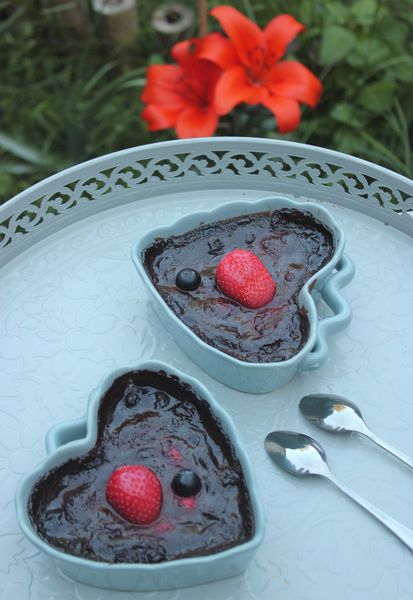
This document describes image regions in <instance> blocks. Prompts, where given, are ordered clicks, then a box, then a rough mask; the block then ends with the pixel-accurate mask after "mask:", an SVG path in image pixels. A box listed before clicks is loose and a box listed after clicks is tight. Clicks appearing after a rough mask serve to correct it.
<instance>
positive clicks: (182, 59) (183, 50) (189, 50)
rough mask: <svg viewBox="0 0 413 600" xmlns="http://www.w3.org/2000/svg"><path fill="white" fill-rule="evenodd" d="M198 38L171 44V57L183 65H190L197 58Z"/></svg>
mask: <svg viewBox="0 0 413 600" xmlns="http://www.w3.org/2000/svg"><path fill="white" fill-rule="evenodd" d="M199 47H200V40H198V39H197V38H194V39H191V40H184V41H182V42H177V43H176V44H174V45H173V46H172V50H171V54H172V58H173V59H174V60H176V62H178V63H180V64H181V65H183V66H185V67H186V66H189V67H190V66H191V65H192V64H193V61H194V60H197V59H198V49H199Z"/></svg>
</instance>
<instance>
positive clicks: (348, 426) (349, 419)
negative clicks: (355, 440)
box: [300, 394, 366, 433]
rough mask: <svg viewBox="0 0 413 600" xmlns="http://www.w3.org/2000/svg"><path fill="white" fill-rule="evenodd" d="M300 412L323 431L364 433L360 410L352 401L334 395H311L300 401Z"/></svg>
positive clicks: (364, 427) (364, 426)
mask: <svg viewBox="0 0 413 600" xmlns="http://www.w3.org/2000/svg"><path fill="white" fill-rule="evenodd" d="M300 410H301V412H302V414H303V415H304V416H305V417H306V419H308V420H309V421H311V422H313V423H315V424H316V425H318V427H320V428H321V429H325V430H326V431H332V432H337V433H344V432H349V431H358V432H362V431H363V432H364V430H365V429H366V424H365V423H364V421H363V417H362V416H361V412H360V409H359V408H358V407H357V406H356V405H355V404H354V403H353V402H350V400H347V399H346V398H343V397H342V396H335V395H333V394H309V395H308V396H304V398H302V399H301V401H300Z"/></svg>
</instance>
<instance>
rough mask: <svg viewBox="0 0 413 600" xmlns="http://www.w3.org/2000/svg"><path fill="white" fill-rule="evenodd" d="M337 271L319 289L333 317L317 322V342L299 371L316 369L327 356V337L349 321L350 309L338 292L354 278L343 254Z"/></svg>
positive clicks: (342, 327)
mask: <svg viewBox="0 0 413 600" xmlns="http://www.w3.org/2000/svg"><path fill="white" fill-rule="evenodd" d="M336 268H337V270H336V271H335V272H334V273H332V274H331V275H330V276H329V277H328V278H327V280H326V281H325V283H324V285H323V287H322V288H321V297H322V298H323V300H324V302H325V303H326V304H327V305H328V306H329V307H330V308H331V310H332V311H333V313H334V314H333V315H332V316H331V317H326V318H325V319H320V321H319V322H318V335H317V342H316V344H315V346H314V348H313V349H312V350H311V352H310V353H309V354H308V355H307V356H306V358H305V359H304V362H303V363H302V365H301V368H300V370H301V371H308V370H312V369H317V368H318V367H320V366H321V365H322V364H323V362H324V361H325V360H326V359H327V356H328V344H327V339H326V338H327V336H329V335H331V334H333V333H337V332H338V331H341V330H342V329H344V328H345V327H347V325H348V324H349V323H350V321H351V315H352V313H351V308H350V306H349V304H348V303H347V301H346V300H345V299H344V298H343V296H342V295H341V294H340V292H339V290H340V289H341V288H343V287H344V286H345V285H347V284H348V283H350V281H351V280H352V279H353V277H354V273H355V267H354V263H353V261H352V260H351V259H350V258H349V257H348V256H347V255H345V254H343V256H342V257H341V258H340V260H339V262H338V263H337V267H336Z"/></svg>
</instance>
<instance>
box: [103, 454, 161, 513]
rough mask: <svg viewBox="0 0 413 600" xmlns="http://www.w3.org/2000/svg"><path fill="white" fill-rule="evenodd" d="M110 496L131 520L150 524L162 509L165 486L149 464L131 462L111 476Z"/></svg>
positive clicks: (108, 488) (109, 482)
mask: <svg viewBox="0 0 413 600" xmlns="http://www.w3.org/2000/svg"><path fill="white" fill-rule="evenodd" d="M106 498H107V500H108V502H109V503H110V504H111V505H112V506H113V508H114V509H115V510H117V512H118V513H119V514H121V515H122V517H125V519H128V521H132V522H133V523H138V524H139V525H148V524H149V523H152V521H155V519H157V518H158V517H159V513H160V512H161V506H162V487H161V484H160V481H159V479H158V478H157V476H156V475H155V473H154V472H153V471H151V469H148V467H144V466H143V465H127V466H125V467H119V468H118V469H115V471H113V473H112V475H111V476H110V477H109V480H108V482H107V485H106Z"/></svg>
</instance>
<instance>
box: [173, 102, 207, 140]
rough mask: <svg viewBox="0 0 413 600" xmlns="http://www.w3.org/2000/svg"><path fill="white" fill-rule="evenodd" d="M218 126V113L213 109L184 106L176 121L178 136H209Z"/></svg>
mask: <svg viewBox="0 0 413 600" xmlns="http://www.w3.org/2000/svg"><path fill="white" fill-rule="evenodd" d="M217 126H218V115H217V113H216V112H215V110H213V109H211V108H210V109H200V108H195V107H193V108H186V109H185V110H184V111H182V113H181V114H180V115H179V117H178V120H177V122H176V126H175V129H176V133H177V135H178V137H179V138H191V137H209V136H211V135H212V134H213V133H214V132H215V130H216V128H217Z"/></svg>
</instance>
